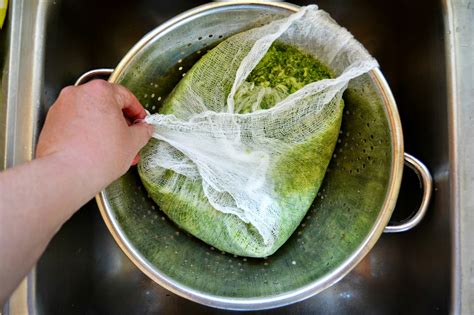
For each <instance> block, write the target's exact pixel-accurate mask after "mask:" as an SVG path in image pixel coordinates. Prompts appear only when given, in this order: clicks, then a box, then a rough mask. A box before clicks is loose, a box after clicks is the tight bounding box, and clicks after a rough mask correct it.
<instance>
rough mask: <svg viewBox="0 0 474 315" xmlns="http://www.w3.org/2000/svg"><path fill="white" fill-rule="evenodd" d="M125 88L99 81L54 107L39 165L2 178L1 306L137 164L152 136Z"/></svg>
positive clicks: (70, 92) (66, 93)
mask: <svg viewBox="0 0 474 315" xmlns="http://www.w3.org/2000/svg"><path fill="white" fill-rule="evenodd" d="M145 115H146V113H145V110H144V109H143V107H142V106H141V105H140V104H139V103H138V101H137V100H136V98H135V97H134V96H133V95H132V94H131V93H130V92H129V91H128V90H126V89H125V88H123V87H121V86H118V85H112V84H109V83H107V82H105V81H92V82H90V83H88V84H85V85H83V86H80V87H68V88H66V89H65V90H63V91H62V92H61V94H60V96H59V98H58V100H57V101H56V102H55V104H54V105H53V106H52V107H51V109H50V111H49V113H48V116H47V118H46V122H45V125H44V128H43V130H42V132H41V135H40V140H39V142H38V147H37V152H36V153H37V154H36V155H37V159H35V160H33V161H31V162H29V163H26V164H24V165H21V166H18V167H15V168H12V169H9V170H6V171H4V172H2V173H0V306H1V305H2V304H3V303H4V302H5V300H6V299H7V298H8V295H9V294H10V293H11V291H12V290H13V289H14V288H15V287H16V285H18V283H19V282H20V280H21V279H22V278H23V277H24V276H25V275H26V274H27V273H28V271H29V270H30V268H31V267H32V266H33V265H34V264H35V262H36V260H37V259H38V258H39V256H40V255H41V254H42V252H43V251H44V249H45V247H46V245H47V244H48V242H49V241H50V240H51V238H52V237H53V235H54V234H55V233H56V231H57V230H58V229H59V228H60V226H61V225H62V224H63V223H64V222H65V221H66V220H67V219H68V218H69V217H70V216H71V215H72V214H73V213H74V212H75V211H77V210H78V209H79V208H80V207H81V206H82V205H83V204H85V203H86V202H87V201H88V200H90V199H91V198H92V197H93V196H94V195H95V194H96V193H97V192H98V191H100V190H101V189H102V188H104V187H105V186H107V185H108V184H109V183H110V182H112V181H113V180H115V179H116V178H118V177H119V176H121V175H122V174H124V173H125V172H126V171H127V170H128V168H129V167H130V165H131V164H135V163H136V162H137V156H136V154H137V152H138V151H139V149H140V148H141V147H142V146H144V145H145V144H146V142H147V141H148V140H149V138H150V136H151V134H152V128H151V126H149V125H146V124H134V125H132V124H131V123H130V122H133V121H135V120H137V119H143V118H144V117H145Z"/></svg>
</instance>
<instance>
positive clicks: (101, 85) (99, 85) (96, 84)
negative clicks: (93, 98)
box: [86, 79, 110, 91]
mask: <svg viewBox="0 0 474 315" xmlns="http://www.w3.org/2000/svg"><path fill="white" fill-rule="evenodd" d="M86 85H87V86H88V87H90V88H91V89H94V90H96V91H104V90H106V89H108V88H109V87H110V84H109V83H108V82H107V81H105V80H101V79H96V80H92V81H90V82H88V83H86Z"/></svg>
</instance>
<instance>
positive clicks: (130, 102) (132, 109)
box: [112, 84, 147, 121]
mask: <svg viewBox="0 0 474 315" xmlns="http://www.w3.org/2000/svg"><path fill="white" fill-rule="evenodd" d="M112 88H113V90H114V96H115V97H116V99H117V103H118V104H119V106H120V107H121V108H122V111H123V113H124V115H125V116H126V117H127V118H128V119H129V120H130V121H135V120H137V119H144V118H145V117H146V115H147V114H146V111H145V109H144V108H143V106H142V105H141V104H140V102H139V101H138V99H137V98H136V97H135V95H133V93H132V92H130V91H129V90H128V89H127V88H125V87H123V86H121V85H118V84H112Z"/></svg>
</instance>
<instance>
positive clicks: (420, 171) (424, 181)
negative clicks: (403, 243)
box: [384, 153, 433, 233]
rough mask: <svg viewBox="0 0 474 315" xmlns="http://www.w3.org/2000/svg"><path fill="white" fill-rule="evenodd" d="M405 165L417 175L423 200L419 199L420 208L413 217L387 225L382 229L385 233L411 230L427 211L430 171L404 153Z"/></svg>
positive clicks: (429, 197) (430, 183)
mask: <svg viewBox="0 0 474 315" xmlns="http://www.w3.org/2000/svg"><path fill="white" fill-rule="evenodd" d="M405 165H406V166H408V167H409V168H411V169H412V170H413V171H415V173H416V174H417V175H418V179H419V180H420V183H421V186H422V188H423V198H422V199H421V205H420V208H418V211H417V212H416V213H415V215H414V216H413V217H411V218H410V219H408V221H406V222H403V223H400V224H395V225H387V226H386V227H385V229H384V232H385V233H399V232H405V231H408V230H411V229H412V228H414V227H415V226H417V225H418V223H420V221H421V220H422V219H423V217H424V216H425V214H426V211H427V210H428V206H429V203H430V199H431V194H432V191H433V178H432V177H431V174H430V171H429V170H428V168H427V167H426V166H425V164H423V163H422V162H421V161H420V160H418V159H417V158H415V157H414V156H412V155H410V154H408V153H405Z"/></svg>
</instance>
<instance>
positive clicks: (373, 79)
mask: <svg viewBox="0 0 474 315" xmlns="http://www.w3.org/2000/svg"><path fill="white" fill-rule="evenodd" d="M297 9H298V7H297V6H294V5H290V4H283V3H249V2H242V3H235V2H234V3H213V4H209V5H205V6H201V7H198V8H196V9H193V10H191V11H188V12H186V13H184V14H182V15H180V16H178V17H176V18H174V19H172V20H170V21H169V22H167V23H165V24H163V25H161V26H160V27H158V28H156V29H155V30H153V31H152V32H151V33H149V34H148V35H146V36H145V37H144V38H143V39H142V40H140V41H139V42H138V43H137V44H136V45H135V47H133V48H132V49H131V50H130V52H129V53H128V54H127V55H126V56H125V57H124V58H123V59H122V61H121V62H120V64H119V65H118V66H117V67H116V68H115V69H114V70H113V71H112V70H104V69H102V70H96V71H92V72H90V73H87V74H86V75H84V76H83V77H81V79H79V81H78V83H80V82H83V81H85V80H87V79H90V78H91V77H92V76H95V75H98V74H111V75H110V79H109V81H111V82H114V83H119V84H123V85H125V86H126V87H128V88H129V89H130V90H131V91H132V92H133V93H134V94H135V95H136V96H137V97H138V99H139V100H140V102H141V103H142V104H143V105H144V106H145V107H146V109H147V110H148V111H150V112H152V113H153V112H156V111H157V110H158V109H159V108H160V105H161V104H162V102H163V100H164V99H165V98H166V96H167V95H168V94H169V93H170V92H171V90H172V89H173V88H174V86H175V85H176V84H177V83H178V82H179V80H180V79H181V78H182V76H184V75H185V73H186V71H187V70H188V69H189V68H190V67H191V66H192V65H193V64H194V62H195V61H196V60H198V59H199V58H200V56H201V55H202V54H204V53H205V52H206V51H207V50H208V49H210V48H212V47H213V46H215V45H216V44H217V43H219V42H220V41H221V40H223V39H225V38H227V37H229V36H231V35H233V34H235V33H238V32H241V31H244V30H247V29H249V28H252V27H257V26H260V25H262V24H265V23H267V22H268V21H270V20H272V19H276V18H281V17H284V16H287V15H289V14H291V13H293V12H294V11H296V10H297ZM344 99H345V104H346V105H345V113H344V117H343V122H342V129H341V132H340V137H339V139H338V142H337V146H336V149H335V152H334V156H333V159H332V161H331V163H330V165H329V168H328V171H327V174H326V177H325V179H324V182H323V184H322V186H321V188H320V191H319V194H318V196H317V197H316V199H315V201H314V203H313V205H312V207H311V209H310V210H309V211H308V213H307V215H306V217H305V219H304V220H303V221H302V223H301V225H300V226H299V228H298V229H297V230H296V231H295V233H294V234H293V235H292V237H291V238H290V239H289V240H288V241H287V242H286V243H285V244H284V245H283V246H282V247H281V248H280V249H279V250H278V251H277V252H276V253H275V254H274V255H272V256H270V257H268V258H266V259H254V258H245V257H237V256H234V255H230V254H227V253H224V252H220V251H218V250H216V249H214V248H212V247H210V246H209V245H207V244H205V243H203V242H201V241H200V240H198V239H196V238H194V237H193V236H191V235H189V234H188V233H186V232H185V231H183V230H180V229H179V228H178V227H177V226H175V225H174V224H173V223H172V222H171V221H170V220H169V219H168V218H167V217H166V216H165V215H164V214H163V213H162V212H161V211H160V209H159V208H158V206H157V205H156V204H155V203H154V202H153V201H152V200H151V199H150V198H149V196H148V195H147V192H146V190H145V189H144V187H143V186H142V183H141V181H140V179H139V176H138V174H137V171H136V169H131V170H130V171H129V172H128V173H127V174H126V175H124V176H123V177H122V178H120V179H118V180H117V181H115V182H114V183H112V184H111V185H110V186H109V187H107V188H106V189H105V190H104V191H102V192H101V193H100V194H99V195H98V196H97V202H98V204H99V207H100V210H101V213H102V216H103V218H104V220H105V222H106V224H107V226H108V228H109V230H110V231H111V233H112V234H113V236H114V238H115V240H116V241H117V243H118V244H119V246H120V247H121V248H122V250H123V251H124V252H125V253H126V254H127V255H128V257H129V258H130V259H131V260H132V261H133V262H134V263H135V264H136V265H137V266H138V267H139V268H140V269H141V270H142V271H143V272H144V273H146V274H147V275H148V276H149V277H150V278H152V279H153V280H154V281H156V282H157V283H159V284H160V285H162V286H164V287H166V288H168V289H169V290H171V291H173V292H175V293H176V294H179V295H181V296H184V297H186V298H189V299H191V300H194V301H196V302H199V303H202V304H206V305H210V306H215V307H221V308H228V309H262V308H271V307H276V306H280V305H285V304H289V303H292V302H295V301H299V300H302V299H304V298H307V297H309V296H311V295H314V294H316V293H317V292H320V291H321V290H323V289H325V288H327V287H328V286H330V285H332V284H334V283H335V282H337V281H338V280H339V279H341V278H342V277H343V276H344V275H346V274H347V273H348V272H349V271H350V270H351V269H352V268H353V267H354V266H355V265H356V264H357V263H358V262H359V261H360V260H361V259H362V258H363V257H364V256H365V255H366V254H367V252H368V251H369V250H370V249H371V248H372V246H373V245H374V243H375V242H376V241H377V239H378V238H379V236H380V235H381V233H382V232H383V231H384V229H385V228H386V225H387V223H388V221H389V219H390V216H391V214H392V211H393V208H394V206H395V202H396V199H397V195H398V191H399V187H400V182H401V177H402V171H403V160H404V153H403V140H402V130H401V124H400V120H399V117H398V113H397V108H396V105H395V102H394V99H393V97H392V94H391V92H390V89H389V87H388V85H387V83H386V82H385V80H384V78H383V75H382V74H381V72H380V71H379V70H374V71H371V72H370V73H368V74H366V75H364V76H362V77H359V78H357V79H356V80H353V81H352V82H351V85H350V86H349V88H348V89H347V91H346V92H345V94H344ZM408 162H409V163H410V165H411V166H412V167H414V168H415V169H416V170H417V172H418V174H421V175H422V176H423V178H422V179H423V184H424V185H425V195H424V198H423V201H422V206H421V207H420V210H419V211H418V212H417V214H416V215H415V216H414V217H413V218H411V219H410V220H409V221H407V222H405V223H404V224H402V225H400V226H397V227H388V228H386V230H388V231H389V232H390V231H401V230H406V229H409V228H411V227H412V226H414V225H416V224H417V223H418V222H419V221H420V220H421V218H422V217H423V215H424V212H425V211H426V208H427V204H428V200H429V197H430V193H431V181H430V176H429V173H428V172H427V170H426V168H424V167H423V165H422V164H421V163H419V161H417V160H416V159H414V158H412V157H410V156H408Z"/></svg>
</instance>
